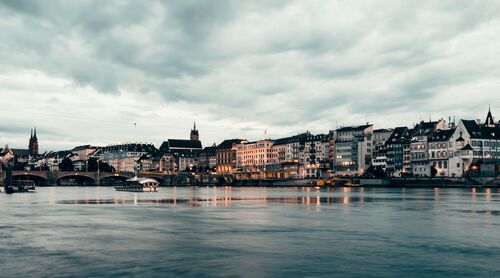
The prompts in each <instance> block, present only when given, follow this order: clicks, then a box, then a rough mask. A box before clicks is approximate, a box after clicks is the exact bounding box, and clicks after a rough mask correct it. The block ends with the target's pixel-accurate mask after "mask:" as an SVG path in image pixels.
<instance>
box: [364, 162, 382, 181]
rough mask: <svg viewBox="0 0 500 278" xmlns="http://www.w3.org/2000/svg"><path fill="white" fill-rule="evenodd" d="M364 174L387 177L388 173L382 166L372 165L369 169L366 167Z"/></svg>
mask: <svg viewBox="0 0 500 278" xmlns="http://www.w3.org/2000/svg"><path fill="white" fill-rule="evenodd" d="M364 176H367V177H373V178H385V177H387V174H386V172H385V171H384V169H383V168H382V167H381V166H373V165H372V166H370V167H369V168H368V169H366V172H365V174H364Z"/></svg>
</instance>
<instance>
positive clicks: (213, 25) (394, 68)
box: [0, 0, 500, 132]
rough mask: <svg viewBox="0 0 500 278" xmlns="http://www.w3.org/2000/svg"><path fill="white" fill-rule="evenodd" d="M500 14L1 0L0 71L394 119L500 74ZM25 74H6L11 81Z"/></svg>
mask: <svg viewBox="0 0 500 278" xmlns="http://www.w3.org/2000/svg"><path fill="white" fill-rule="evenodd" d="M499 28H500V4H499V3H498V2H497V1H489V0H481V1H461V0H460V1H456V0H454V1H451V0H450V1H447V0H445V1H439V2H436V1H415V2H407V1H405V2H394V1H384V0H376V1H370V2H360V1H359V2H358V1H307V2H304V1H281V0H279V1H253V2H242V1H230V0H228V1H222V0H220V1H193V0H186V1H148V2H141V1H62V0H61V1H19V0H17V1H10V0H4V1H0V32H1V34H2V37H1V38H0V42H1V43H0V59H1V60H2V63H1V64H0V72H7V73H15V72H17V71H25V70H36V71H39V72H41V73H43V74H44V75H46V76H48V77H52V78H61V79H63V80H68V81H69V82H71V83H72V84H74V85H76V87H79V88H91V89H94V90H96V91H98V92H99V93H101V94H102V95H103V96H109V95H110V94H111V95H113V96H116V98H121V97H123V94H122V93H123V92H127V93H130V94H134V95H136V96H139V99H141V97H142V99H143V101H144V103H147V104H150V105H153V106H155V107H157V109H161V107H162V105H178V106H179V107H183V109H184V108H185V109H186V111H187V112H189V114H190V115H191V114H206V115H209V116H207V117H210V118H211V119H215V120H217V121H222V120H224V119H231V120H232V121H235V122H245V126H246V124H247V123H248V122H252V123H257V124H259V125H274V126H288V127H294V126H295V127H298V128H302V127H304V126H307V125H308V124H310V123H314V124H317V123H319V122H321V123H324V122H330V123H332V122H336V121H338V120H340V121H344V122H348V121H350V120H351V119H352V118H355V119H356V120H358V119H362V118H366V117H370V118H372V119H373V120H374V121H376V120H381V119H382V120H383V121H384V122H385V123H386V124H390V123H388V122H387V121H390V120H387V117H383V116H381V115H380V113H381V112H383V113H386V114H391V113H399V114H400V115H401V118H403V117H409V116H410V115H409V114H405V113H406V112H407V111H412V110H426V111H425V112H427V110H434V111H435V112H436V113H438V112H441V111H439V110H442V109H441V108H439V106H436V104H435V100H436V98H437V97H438V96H444V95H447V96H448V95H449V94H450V91H456V92H457V94H458V95H462V96H465V95H466V94H467V93H468V92H469V91H470V90H471V88H472V87H473V86H475V85H476V86H477V84H481V86H483V85H484V84H493V83H494V82H495V81H494V80H496V76H497V74H495V73H498V68H500V61H499V60H498V58H497V57H498V51H497V49H499V48H500V40H499V39H497V36H496V31H497V30H498V29H499ZM26 86H27V85H26V84H22V86H21V85H19V84H18V83H5V82H4V84H3V85H0V93H1V90H8V91H9V92H10V91H16V90H19V88H20V87H23V89H22V91H23V92H25V93H26V91H27V90H29V89H27V88H25V87H26ZM28 87H29V86H28ZM483 87H484V86H483ZM483 87H481V88H482V89H485V90H488V91H483V92H482V94H483V96H486V95H487V96H489V98H490V99H492V102H494V101H498V100H499V99H498V96H497V95H496V94H495V93H493V89H491V88H494V85H491V86H489V87H488V86H486V87H484V88H483ZM66 89H67V90H68V92H67V93H68V95H69V96H70V95H71V94H72V93H71V91H72V90H73V89H75V88H71V87H66ZM32 90H33V93H39V91H40V89H39V88H32ZM42 91H44V92H43V93H45V94H50V92H47V91H46V90H42ZM151 96H159V97H158V98H154V99H155V101H156V100H157V99H159V100H160V102H161V103H158V102H154V103H150V102H149V101H148V100H147V99H148V98H151ZM485 98H486V97H485ZM458 100H459V98H456V99H452V100H450V102H451V103H458ZM483 100H484V99H483V98H481V99H477V100H476V101H477V102H478V103H475V104H471V106H473V107H480V103H479V102H480V101H483ZM96 101H99V100H96ZM460 103H461V102H460ZM86 105H88V104H86ZM441 107H443V108H444V107H447V108H449V107H452V105H450V104H449V103H447V104H446V105H445V104H443V106H441ZM474 109H476V108H474ZM135 117H139V116H138V115H136V116H135ZM407 120H408V121H412V119H407ZM259 128H260V127H259ZM328 128H330V127H328ZM246 130H247V131H248V132H251V130H252V129H246Z"/></svg>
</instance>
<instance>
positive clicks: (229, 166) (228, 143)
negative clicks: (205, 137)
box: [215, 139, 246, 174]
mask: <svg viewBox="0 0 500 278" xmlns="http://www.w3.org/2000/svg"><path fill="white" fill-rule="evenodd" d="M243 142H246V140H245V139H227V140H224V141H222V143H220V144H219V145H218V146H217V149H216V150H215V156H216V164H217V165H216V171H217V173H218V174H230V173H233V171H234V169H235V167H236V150H237V148H236V145H238V144H241V143H243Z"/></svg>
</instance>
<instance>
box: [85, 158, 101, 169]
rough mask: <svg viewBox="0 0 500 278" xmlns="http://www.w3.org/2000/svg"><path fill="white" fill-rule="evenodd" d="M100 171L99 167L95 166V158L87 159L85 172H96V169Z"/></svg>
mask: <svg viewBox="0 0 500 278" xmlns="http://www.w3.org/2000/svg"><path fill="white" fill-rule="evenodd" d="M98 168H99V169H100V168H101V167H100V165H97V158H95V157H91V158H89V159H87V171H89V172H97V169H98Z"/></svg>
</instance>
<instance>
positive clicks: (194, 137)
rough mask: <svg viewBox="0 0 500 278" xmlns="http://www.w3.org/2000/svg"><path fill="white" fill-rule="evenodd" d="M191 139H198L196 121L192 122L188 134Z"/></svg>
mask: <svg viewBox="0 0 500 278" xmlns="http://www.w3.org/2000/svg"><path fill="white" fill-rule="evenodd" d="M189 138H190V140H191V141H200V134H199V133H198V130H197V129H196V122H194V125H193V129H191V134H190V136H189Z"/></svg>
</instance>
